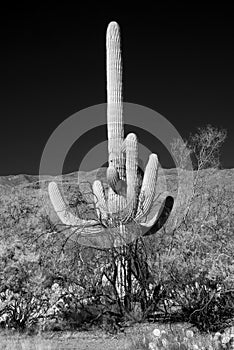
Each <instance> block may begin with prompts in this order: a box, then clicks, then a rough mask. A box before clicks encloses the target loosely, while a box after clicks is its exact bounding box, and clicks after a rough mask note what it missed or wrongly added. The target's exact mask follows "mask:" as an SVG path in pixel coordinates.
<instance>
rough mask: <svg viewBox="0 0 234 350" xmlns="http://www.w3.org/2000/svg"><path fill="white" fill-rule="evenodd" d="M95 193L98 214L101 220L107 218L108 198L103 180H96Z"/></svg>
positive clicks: (94, 184)
mask: <svg viewBox="0 0 234 350" xmlns="http://www.w3.org/2000/svg"><path fill="white" fill-rule="evenodd" d="M93 195H94V203H95V206H96V212H97V216H98V218H99V219H100V220H106V219H107V216H108V215H107V206H106V198H105V193H104V188H103V186H102V183H101V181H99V180H95V181H94V183H93Z"/></svg>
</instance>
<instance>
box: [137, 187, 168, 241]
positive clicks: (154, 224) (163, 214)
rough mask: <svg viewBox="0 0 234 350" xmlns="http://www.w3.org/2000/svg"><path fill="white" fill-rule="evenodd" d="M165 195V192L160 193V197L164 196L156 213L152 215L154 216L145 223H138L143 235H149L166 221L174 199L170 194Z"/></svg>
mask: <svg viewBox="0 0 234 350" xmlns="http://www.w3.org/2000/svg"><path fill="white" fill-rule="evenodd" d="M165 196H166V194H165V193H162V196H161V199H163V198H164V200H163V201H162V202H161V204H160V208H159V210H158V211H157V214H156V215H154V217H153V218H152V219H150V220H148V221H147V222H146V223H143V222H141V223H140V226H141V228H142V234H143V236H149V235H152V234H154V233H156V232H157V231H158V230H160V229H161V228H162V226H163V225H164V224H165V222H166V221H167V219H168V217H169V215H170V213H171V211H172V208H173V204H174V199H173V197H172V196H166V197H165Z"/></svg>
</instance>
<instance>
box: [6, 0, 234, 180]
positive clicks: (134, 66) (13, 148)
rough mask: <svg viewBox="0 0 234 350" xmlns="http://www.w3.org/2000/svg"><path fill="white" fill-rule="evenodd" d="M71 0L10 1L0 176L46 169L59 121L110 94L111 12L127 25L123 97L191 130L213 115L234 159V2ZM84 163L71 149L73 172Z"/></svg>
mask: <svg viewBox="0 0 234 350" xmlns="http://www.w3.org/2000/svg"><path fill="white" fill-rule="evenodd" d="M64 3H65V2H64ZM72 3H73V2H71V4H72ZM87 3H88V2H87ZM71 4H70V5H61V4H59V3H56V2H50V3H49V5H46V4H41V3H39V2H38V3H37V5H36V4H35V3H34V5H32V6H31V7H30V6H24V5H22V4H18V5H13V3H12V5H11V6H12V7H10V6H8V7H7V8H5V9H2V10H1V31H0V38H1V42H0V45H1V55H0V63H1V64H0V93H1V104H0V116H1V117H0V118H1V134H0V162H1V163H0V175H8V174H20V173H27V174H37V173H38V169H39V164H40V157H41V154H42V152H43V148H44V146H45V144H46V141H47V139H48V138H49V136H50V134H51V133H52V132H53V131H54V129H55V128H56V127H57V126H58V125H59V124H60V123H61V122H62V121H64V120H65V119H66V118H68V117H69V116H70V115H72V114H74V113H75V112H77V111H79V110H81V109H83V108H86V107H89V106H92V105H95V104H99V103H104V102H105V99H106V91H105V86H106V76H105V32H106V28H107V25H108V23H109V22H110V21H112V20H115V21H117V22H118V23H119V25H120V27H121V34H122V48H123V61H124V62H123V63H124V100H125V101H126V102H132V103H137V104H141V105H144V106H146V107H150V108H152V109H154V110H156V111H157V112H159V113H160V114H162V115H163V116H164V117H166V118H167V119H168V120H169V121H170V122H171V123H172V124H173V125H174V126H175V127H176V129H177V130H178V131H179V133H180V134H181V136H183V137H185V138H187V137H188V136H189V134H190V133H194V132H195V130H196V128H197V127H202V126H205V125H207V124H212V125H213V126H216V127H220V128H225V129H227V131H228V138H227V140H226V143H225V145H224V147H223V150H222V163H223V166H224V167H225V168H231V167H234V157H233V150H234V121H233V120H234V114H233V111H234V106H233V90H234V89H233V82H234V69H233V62H234V44H233V42H234V41H233V39H234V33H233V22H234V21H233V18H232V11H233V9H232V8H231V5H229V6H228V7H227V6H224V5H221V2H220V4H219V5H210V6H209V7H204V5H203V6H200V5H189V6H188V5H181V4H179V3H177V4H176V5H173V7H172V6H171V5H170V4H169V3H167V2H163V3H158V4H156V5H155V7H154V8H150V7H145V8H142V7H140V6H139V5H136V6H135V7H131V8H129V9H128V8H126V7H124V6H122V7H121V6H120V7H118V6H117V5H116V3H113V4H115V6H113V7H111V5H109V7H108V6H107V7H106V6H105V7H104V6H101V5H90V6H88V5H87V6H86V7H85V8H84V7H79V4H78V5H77V6H75V5H71ZM94 138H95V133H93V136H92V142H94V141H95V140H94ZM99 138H100V133H99ZM97 140H98V139H97ZM85 147H86V149H87V150H88V149H89V148H90V145H89V144H88V140H83V147H82V149H83V150H84V149H85ZM164 165H165V167H170V164H169V163H168V164H167V163H165V164H164ZM76 169H77V166H76V164H74V157H70V163H69V164H68V165H67V171H75V170H76Z"/></svg>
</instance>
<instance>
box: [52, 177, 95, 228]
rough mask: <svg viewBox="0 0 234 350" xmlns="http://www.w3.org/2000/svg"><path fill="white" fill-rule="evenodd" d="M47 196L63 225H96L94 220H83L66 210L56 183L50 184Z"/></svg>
mask: <svg viewBox="0 0 234 350" xmlns="http://www.w3.org/2000/svg"><path fill="white" fill-rule="evenodd" d="M48 190H49V196H50V200H51V203H52V205H53V207H54V210H55V212H56V213H57V215H58V217H59V219H60V220H61V221H62V223H63V224H64V225H68V226H84V225H85V226H87V225H88V226H92V225H97V221H95V220H83V219H80V218H79V217H77V216H75V215H73V214H72V213H71V212H70V211H69V210H68V208H67V205H66V203H65V201H64V199H63V196H62V194H61V193H60V191H59V188H58V185H57V184H56V182H50V183H49V186H48Z"/></svg>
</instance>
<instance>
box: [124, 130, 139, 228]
mask: <svg viewBox="0 0 234 350" xmlns="http://www.w3.org/2000/svg"><path fill="white" fill-rule="evenodd" d="M137 169H138V144H137V137H136V135H135V134H133V133H131V134H128V136H127V137H126V180H127V207H128V215H127V216H126V218H125V221H126V220H127V221H128V220H132V219H133V218H134V216H135V213H136V208H137V199H138V192H137V187H138V177H137Z"/></svg>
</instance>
